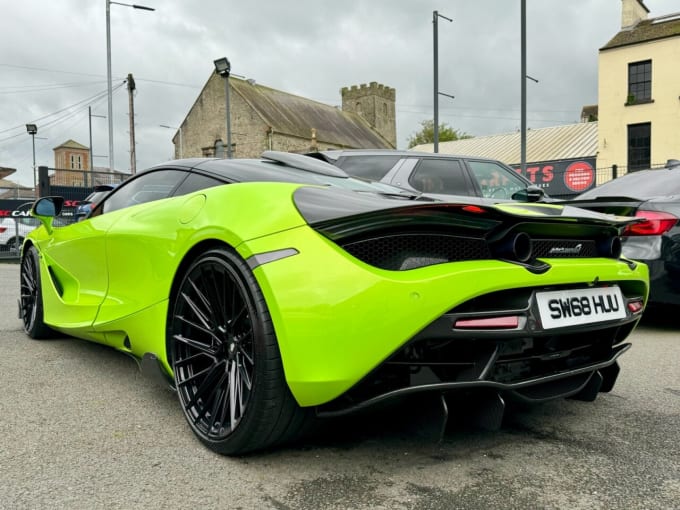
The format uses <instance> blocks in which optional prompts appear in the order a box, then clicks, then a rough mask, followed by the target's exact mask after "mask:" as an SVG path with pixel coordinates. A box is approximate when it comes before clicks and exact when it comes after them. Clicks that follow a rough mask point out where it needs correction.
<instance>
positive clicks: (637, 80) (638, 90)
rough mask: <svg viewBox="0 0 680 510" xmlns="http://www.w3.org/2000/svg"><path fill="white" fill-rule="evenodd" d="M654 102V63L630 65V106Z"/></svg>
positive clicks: (646, 61)
mask: <svg viewBox="0 0 680 510" xmlns="http://www.w3.org/2000/svg"><path fill="white" fill-rule="evenodd" d="M651 100H652V61H651V60H645V61H644V62H633V63H632V64H628V101H627V103H628V104H631V103H640V102H644V101H651Z"/></svg>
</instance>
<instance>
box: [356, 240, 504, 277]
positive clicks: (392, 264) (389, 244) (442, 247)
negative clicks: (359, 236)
mask: <svg viewBox="0 0 680 510" xmlns="http://www.w3.org/2000/svg"><path fill="white" fill-rule="evenodd" d="M343 248H344V249H345V250H347V251H348V252H349V253H350V254H351V255H353V256H354V257H356V258H358V259H359V260H361V261H363V262H365V263H367V264H370V265H372V266H375V267H379V268H381V269H389V270H393V271H395V270H397V271H398V270H405V269H414V268H416V267H422V266H429V265H432V264H440V263H443V262H457V261H463V260H480V259H489V258H492V256H491V252H490V250H489V247H488V245H487V243H486V242H485V241H484V240H483V239H474V238H469V237H458V236H447V235H441V234H401V235H390V236H383V237H376V238H373V239H365V240H361V241H355V242H351V243H347V244H343Z"/></svg>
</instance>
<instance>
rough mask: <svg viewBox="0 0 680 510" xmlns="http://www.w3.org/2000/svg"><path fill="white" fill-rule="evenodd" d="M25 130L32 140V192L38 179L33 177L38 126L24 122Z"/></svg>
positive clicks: (35, 188)
mask: <svg viewBox="0 0 680 510" xmlns="http://www.w3.org/2000/svg"><path fill="white" fill-rule="evenodd" d="M26 132H27V133H28V134H29V135H31V142H33V193H37V190H38V187H37V186H38V181H37V179H36V178H35V135H36V134H37V133H38V126H37V125H35V124H26Z"/></svg>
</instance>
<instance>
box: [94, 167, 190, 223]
mask: <svg viewBox="0 0 680 510" xmlns="http://www.w3.org/2000/svg"><path fill="white" fill-rule="evenodd" d="M186 175H187V174H186V172H183V171H181V170H154V171H151V172H148V173H146V174H142V175H140V176H139V177H137V178H135V179H131V180H129V181H127V182H126V183H124V184H122V185H121V186H120V187H118V188H116V189H115V190H114V191H112V192H111V193H110V194H109V195H108V196H107V197H106V198H105V199H104V200H103V201H102V203H101V204H100V205H99V207H97V209H95V211H98V212H97V213H95V212H94V211H93V214H92V216H96V215H97V214H103V213H108V212H112V211H117V210H118V209H124V208H125V207H130V206H133V205H137V204H143V203H146V202H152V201H154V200H160V199H162V198H167V197H169V196H170V194H171V193H172V190H173V189H175V187H176V186H177V184H179V182H180V181H181V180H182V179H184V178H185V177H186Z"/></svg>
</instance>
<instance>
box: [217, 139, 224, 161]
mask: <svg viewBox="0 0 680 510" xmlns="http://www.w3.org/2000/svg"><path fill="white" fill-rule="evenodd" d="M215 157H216V158H224V143H222V140H217V141H216V142H215Z"/></svg>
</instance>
